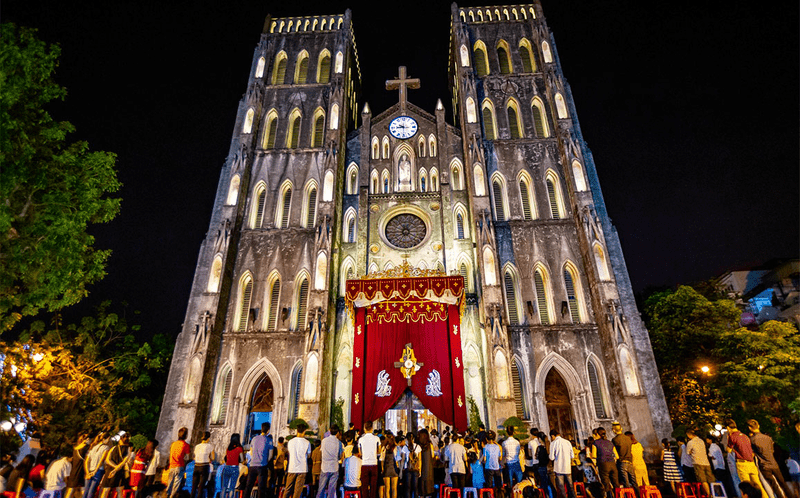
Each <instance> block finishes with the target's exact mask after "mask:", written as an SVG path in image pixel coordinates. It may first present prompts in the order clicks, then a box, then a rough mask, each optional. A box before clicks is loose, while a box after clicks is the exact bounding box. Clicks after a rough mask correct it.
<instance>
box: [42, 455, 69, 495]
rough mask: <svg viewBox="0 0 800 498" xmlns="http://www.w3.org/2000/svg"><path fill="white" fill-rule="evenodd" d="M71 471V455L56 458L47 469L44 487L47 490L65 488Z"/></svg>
mask: <svg viewBox="0 0 800 498" xmlns="http://www.w3.org/2000/svg"><path fill="white" fill-rule="evenodd" d="M70 472H72V459H71V458H70V457H63V458H60V459H58V460H56V461H55V462H53V464H52V465H51V466H50V468H49V469H47V474H45V476H44V489H45V490H47V491H55V490H62V489H64V487H65V486H66V485H67V477H69V474H70Z"/></svg>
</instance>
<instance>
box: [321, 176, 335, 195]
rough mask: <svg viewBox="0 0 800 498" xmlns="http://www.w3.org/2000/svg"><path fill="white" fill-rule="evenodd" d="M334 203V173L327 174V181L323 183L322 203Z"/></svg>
mask: <svg viewBox="0 0 800 498" xmlns="http://www.w3.org/2000/svg"><path fill="white" fill-rule="evenodd" d="M331 201H333V171H332V170H328V171H326V172H325V180H323V182H322V202H331Z"/></svg>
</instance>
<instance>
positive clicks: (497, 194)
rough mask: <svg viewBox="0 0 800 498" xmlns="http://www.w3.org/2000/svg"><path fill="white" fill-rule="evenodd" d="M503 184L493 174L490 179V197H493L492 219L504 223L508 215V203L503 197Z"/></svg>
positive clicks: (496, 175) (499, 178)
mask: <svg viewBox="0 0 800 498" xmlns="http://www.w3.org/2000/svg"><path fill="white" fill-rule="evenodd" d="M505 190H506V189H505V182H503V180H502V178H501V177H500V176H499V175H498V174H495V176H494V177H493V178H492V196H493V197H494V218H495V219H496V220H497V221H506V219H507V214H506V213H508V201H507V200H506V195H505Z"/></svg>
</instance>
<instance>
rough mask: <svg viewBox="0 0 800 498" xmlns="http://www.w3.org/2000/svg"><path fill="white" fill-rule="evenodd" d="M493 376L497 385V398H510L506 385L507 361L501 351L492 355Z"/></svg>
mask: <svg viewBox="0 0 800 498" xmlns="http://www.w3.org/2000/svg"><path fill="white" fill-rule="evenodd" d="M494 376H495V384H496V385H497V397H499V398H510V397H511V388H510V387H509V385H508V361H507V360H506V355H505V354H504V353H503V351H502V350H501V349H499V348H498V349H497V352H496V353H495V355H494Z"/></svg>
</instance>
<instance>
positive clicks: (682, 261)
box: [2, 0, 800, 334]
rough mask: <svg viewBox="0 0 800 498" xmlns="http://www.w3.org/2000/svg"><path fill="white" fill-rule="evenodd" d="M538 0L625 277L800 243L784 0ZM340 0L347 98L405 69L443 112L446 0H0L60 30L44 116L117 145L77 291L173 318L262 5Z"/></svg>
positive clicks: (654, 279)
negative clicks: (106, 214)
mask: <svg viewBox="0 0 800 498" xmlns="http://www.w3.org/2000/svg"><path fill="white" fill-rule="evenodd" d="M543 2H544V3H543V8H544V12H545V15H546V18H547V21H548V24H549V26H550V28H551V30H552V31H553V33H554V36H555V40H556V47H557V50H558V53H559V56H560V58H561V63H562V67H563V69H564V73H565V75H566V77H567V80H568V82H569V83H570V85H571V87H572V92H573V96H574V98H575V102H576V107H577V110H578V117H579V119H580V123H581V127H582V130H583V134H584V137H585V138H586V140H587V142H588V144H589V147H590V148H591V149H592V151H593V153H594V157H595V161H596V163H597V169H598V174H599V175H600V182H601V185H602V188H603V193H604V196H605V200H606V203H607V206H608V211H609V213H610V215H611V217H612V221H613V222H614V223H615V225H616V226H617V229H618V230H619V233H620V238H621V240H622V246H623V250H624V252H625V256H626V259H627V263H628V269H629V271H630V275H631V280H632V283H633V287H634V290H635V291H637V292H641V291H643V290H644V289H645V288H647V287H649V286H661V285H674V284H676V283H686V282H691V281H696V280H701V279H707V278H709V277H712V276H715V275H717V274H719V273H721V272H723V271H725V270H727V269H733V268H741V267H747V266H752V265H756V264H759V263H763V262H764V261H766V260H768V259H771V258H774V257H798V253H800V249H799V248H798V247H799V244H798V239H799V238H800V235H799V234H798V231H799V230H798V227H799V226H800V221H799V219H798V210H799V209H798V181H799V178H798V164H799V163H800V161H798V136H799V134H798V132H799V131H800V128H799V127H798V22H797V20H798V5H797V3H796V2H791V3H790V4H788V9H787V7H786V5H787V4H784V7H779V6H778V5H777V3H776V2H772V3H765V4H756V3H755V2H745V1H733V2H731V1H720V0H711V1H700V2H696V1H693V2H688V1H684V2H642V1H633V0H630V1H621V0H617V1H614V0H611V1H607V2H571V1H564V0H543ZM462 5H484V3H476V4H467V3H464V4H462ZM348 7H349V8H351V9H352V10H353V20H354V30H355V36H356V44H357V50H358V55H359V61H360V65H361V72H362V84H363V94H362V98H361V100H360V103H359V107H361V106H363V103H364V101H368V102H369V104H370V107H371V108H372V110H373V113H375V114H377V113H379V112H381V111H382V110H384V109H385V108H386V107H388V106H389V105H391V104H392V103H394V102H395V101H396V99H397V96H396V92H387V91H385V90H384V89H383V82H384V81H385V80H386V79H388V78H390V77H392V76H394V75H395V74H396V68H397V66H399V65H405V66H408V70H409V74H410V75H411V76H414V77H419V78H421V79H422V88H421V89H420V90H416V91H412V92H411V93H410V94H409V99H410V100H411V101H412V102H414V103H415V104H417V105H419V106H421V107H422V108H424V109H427V110H429V111H431V112H432V111H433V109H434V106H435V103H436V100H437V98H441V99H442V102H444V104H445V105H446V106H448V109H449V101H450V96H449V91H448V88H447V68H446V66H447V60H448V53H447V50H448V39H449V10H450V6H449V3H448V2H438V1H433V0H428V1H425V2H420V1H413V2H412V1H407V2H403V1H395V2H371V3H369V4H367V5H364V6H359V5H357V4H355V3H349V2H341V1H328V2H302V1H297V2H255V1H252V2H243V1H227V2H223V1H219V2H210V1H195V2H188V1H183V0H181V1H158V2H157V1H152V0H147V1H141V0H140V1H123V0H107V1H103V2H100V1H96V0H88V1H81V2H65V1H63V0H58V1H55V0H36V1H32V0H6V1H4V2H3V4H2V19H3V21H4V22H5V21H13V22H16V23H17V24H21V25H25V26H30V27H34V28H38V29H39V36H40V37H41V38H42V39H44V40H46V41H48V42H58V43H60V44H61V46H62V58H61V66H60V68H59V70H58V73H57V80H58V81H59V83H61V84H62V85H64V86H66V87H67V89H68V91H69V94H68V96H67V99H66V101H65V102H64V103H60V104H57V105H54V106H53V107H52V108H51V112H52V113H53V114H54V115H55V116H56V117H57V118H58V119H66V120H69V121H71V122H72V123H73V124H74V125H75V126H76V127H77V133H76V134H75V135H74V138H76V139H83V140H87V141H88V142H89V144H90V146H91V147H92V149H94V150H107V151H112V152H115V153H117V154H118V156H119V158H118V163H117V166H118V170H119V177H120V179H121V180H122V182H123V183H124V188H123V190H122V191H121V193H120V195H121V197H122V198H123V204H122V212H121V214H120V216H119V217H118V218H117V219H116V220H114V221H113V222H112V223H110V224H108V225H106V226H102V227H99V228H96V229H94V230H93V232H94V233H96V235H97V244H96V245H97V247H99V248H111V249H113V251H114V252H113V255H112V258H111V260H110V264H109V267H108V273H109V275H108V277H107V278H106V279H105V280H104V281H103V282H101V283H99V284H96V285H94V286H93V287H92V290H91V291H92V295H91V297H90V298H89V299H88V300H87V301H86V304H91V303H94V302H96V301H98V300H101V299H107V298H112V299H114V300H126V301H128V302H129V303H130V305H131V306H132V307H133V308H135V309H138V310H141V311H142V319H141V321H142V323H143V325H144V328H145V330H146V331H151V332H165V333H170V334H177V332H178V331H179V329H180V325H181V322H182V321H183V318H184V313H185V308H186V302H187V299H188V296H189V290H190V287H191V283H192V276H193V273H194V267H195V264H196V258H197V254H198V250H199V247H200V243H201V241H202V239H203V237H204V235H205V232H206V230H207V228H208V223H209V219H210V215H211V207H212V204H213V200H214V194H215V190H216V185H217V181H218V178H219V170H220V167H221V166H222V164H223V163H224V161H225V156H226V154H227V151H228V147H229V144H230V138H231V132H232V127H233V122H234V119H235V113H236V109H237V104H238V101H239V99H240V98H241V95H242V93H243V92H244V91H245V88H246V84H247V78H248V75H249V70H250V62H251V57H252V54H253V49H254V47H255V45H256V43H257V42H258V39H259V34H260V32H261V28H262V25H263V21H264V17H265V16H266V15H267V14H268V13H270V14H272V15H273V17H281V16H300V15H317V14H336V13H341V12H343V11H344V9H345V8H348ZM448 119H452V114H451V113H450V112H449V110H448Z"/></svg>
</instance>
